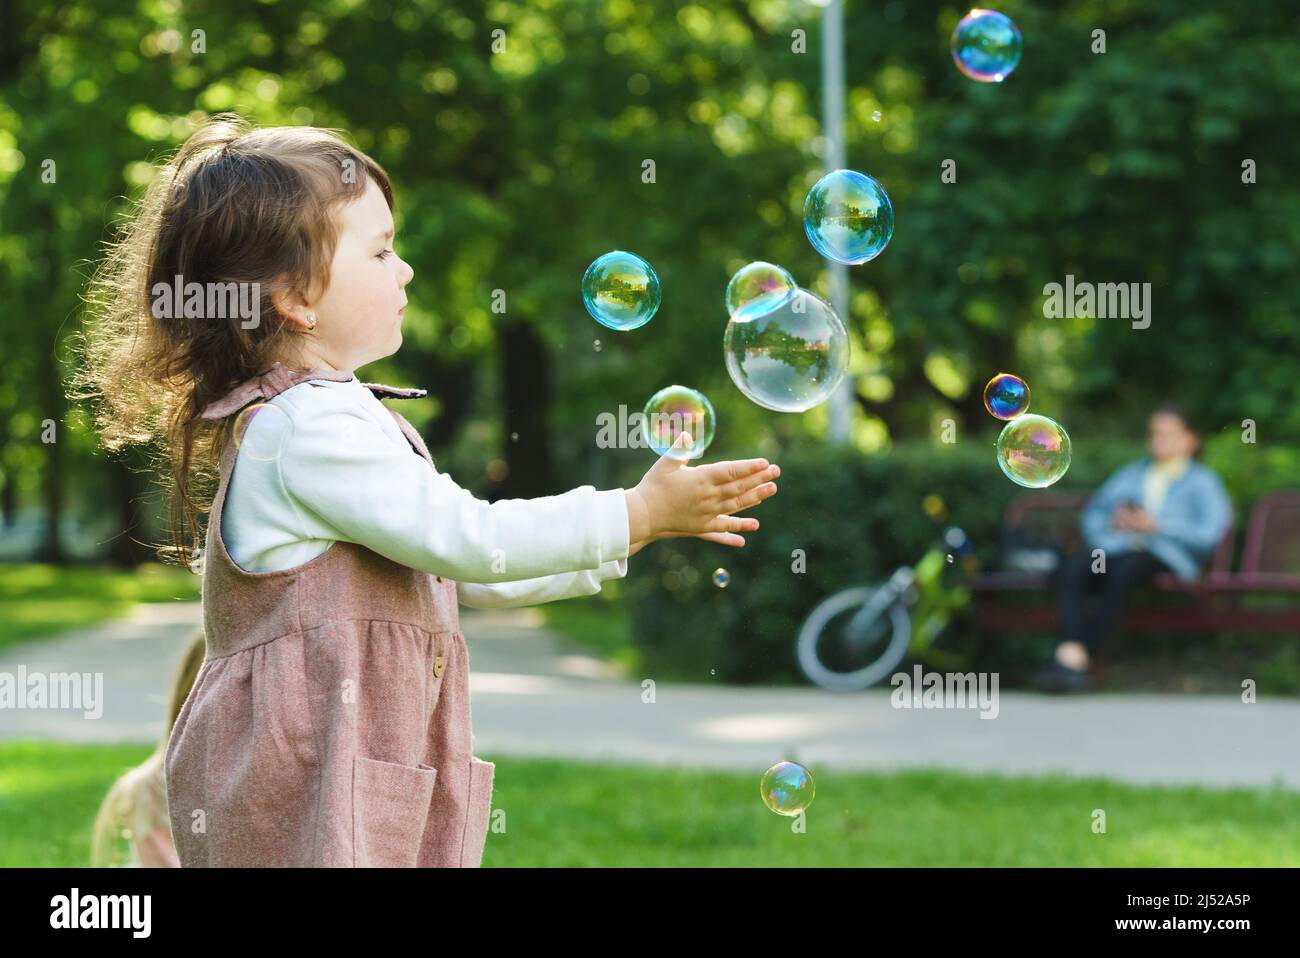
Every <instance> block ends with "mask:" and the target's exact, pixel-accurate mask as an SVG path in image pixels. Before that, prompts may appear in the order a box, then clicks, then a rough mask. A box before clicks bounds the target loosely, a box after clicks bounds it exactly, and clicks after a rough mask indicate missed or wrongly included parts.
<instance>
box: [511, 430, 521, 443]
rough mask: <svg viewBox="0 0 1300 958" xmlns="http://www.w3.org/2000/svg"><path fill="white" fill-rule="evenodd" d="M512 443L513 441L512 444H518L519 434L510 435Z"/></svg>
mask: <svg viewBox="0 0 1300 958" xmlns="http://www.w3.org/2000/svg"><path fill="white" fill-rule="evenodd" d="M510 441H511V442H518V441H519V433H517V432H512V433H511V434H510Z"/></svg>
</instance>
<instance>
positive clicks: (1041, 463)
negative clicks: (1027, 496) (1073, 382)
mask: <svg viewBox="0 0 1300 958" xmlns="http://www.w3.org/2000/svg"><path fill="white" fill-rule="evenodd" d="M997 450H998V465H999V466H1001V467H1002V471H1003V472H1004V473H1006V476H1007V478H1008V479H1010V480H1011V481H1012V482H1014V483H1016V484H1017V485H1021V486H1026V487H1028V488H1030V489H1042V488H1044V487H1045V486H1050V485H1051V484H1052V483H1054V482H1056V480H1058V479H1060V478H1061V477H1062V476H1063V475H1065V471H1066V470H1067V469H1069V468H1070V436H1069V434H1068V433H1067V432H1066V431H1065V429H1064V428H1062V426H1061V424H1060V423H1059V422H1057V421H1056V420H1054V419H1048V418H1047V417H1046V416H1038V415H1035V414H1033V413H1026V414H1025V415H1023V416H1017V417H1016V418H1015V419H1013V420H1011V421H1010V422H1009V423H1007V424H1006V426H1004V427H1003V429H1002V434H1001V435H1000V436H998V443H997Z"/></svg>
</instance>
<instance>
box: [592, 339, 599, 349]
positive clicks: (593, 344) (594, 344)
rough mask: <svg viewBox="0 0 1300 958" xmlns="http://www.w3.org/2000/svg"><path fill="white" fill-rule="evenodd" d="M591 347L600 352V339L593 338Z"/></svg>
mask: <svg viewBox="0 0 1300 958" xmlns="http://www.w3.org/2000/svg"><path fill="white" fill-rule="evenodd" d="M591 348H592V349H594V350H595V351H596V352H600V340H599V339H593V340H592V341H591Z"/></svg>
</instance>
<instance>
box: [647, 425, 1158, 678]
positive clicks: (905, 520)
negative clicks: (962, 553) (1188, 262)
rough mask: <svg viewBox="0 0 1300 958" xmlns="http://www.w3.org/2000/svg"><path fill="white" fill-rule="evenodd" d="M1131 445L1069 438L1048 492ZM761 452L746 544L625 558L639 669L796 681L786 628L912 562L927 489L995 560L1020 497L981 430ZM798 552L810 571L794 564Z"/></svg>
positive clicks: (1089, 479)
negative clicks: (825, 602) (720, 579)
mask: <svg viewBox="0 0 1300 958" xmlns="http://www.w3.org/2000/svg"><path fill="white" fill-rule="evenodd" d="M1080 446H1082V450H1081V449H1080ZM1081 451H1082V452H1083V455H1081V454H1080V452H1081ZM1133 451H1134V450H1133V449H1132V448H1123V447H1115V446H1108V445H1102V444H1098V443H1095V442H1092V443H1090V442H1086V441H1085V442H1082V443H1080V442H1078V441H1076V445H1075V458H1074V464H1073V465H1072V466H1071V468H1070V471H1069V473H1067V474H1066V477H1065V479H1063V480H1062V481H1061V483H1059V484H1058V486H1056V487H1053V488H1054V489H1059V490H1066V489H1073V490H1087V489H1091V488H1093V487H1095V485H1096V484H1097V483H1099V482H1100V481H1101V480H1103V479H1104V478H1105V477H1106V475H1107V474H1108V473H1109V472H1110V470H1111V469H1112V468H1114V467H1115V466H1117V465H1119V464H1120V463H1121V462H1123V461H1125V460H1126V459H1128V458H1130V457H1131V455H1132V453H1133ZM771 458H772V461H774V462H777V463H778V464H780V466H781V478H780V479H779V480H777V485H778V487H779V492H778V493H777V495H776V496H774V497H773V498H771V499H769V500H767V501H766V502H765V503H763V506H762V508H761V509H760V510H756V511H755V513H754V514H755V516H757V517H758V518H759V521H760V523H761V527H760V528H759V530H758V531H757V532H756V533H751V534H749V535H747V536H746V540H747V544H746V545H745V547H744V548H743V549H724V548H722V547H719V546H717V545H714V544H712V543H707V542H701V541H698V540H688V539H668V540H664V541H662V542H657V543H655V544H654V545H652V546H651V547H649V548H647V549H646V550H645V551H644V552H643V553H641V554H640V555H638V556H637V557H636V559H634V560H633V561H632V562H631V563H630V564H629V571H628V588H627V594H628V596H629V599H630V601H631V602H632V623H633V640H634V641H635V642H636V643H637V645H638V646H639V647H640V648H641V649H642V650H643V657H644V658H643V661H644V665H645V668H646V670H647V674H649V675H654V676H662V677H663V678H691V677H694V678H700V677H701V676H709V675H710V674H711V672H710V670H716V673H717V678H718V679H719V680H722V681H729V682H739V683H760V682H784V681H791V680H798V681H802V678H801V676H800V674H799V672H798V666H797V664H796V662H795V658H794V645H795V636H796V635H797V632H798V628H799V624H800V623H801V622H802V621H803V619H804V617H805V616H807V614H808V613H809V612H810V611H811V610H812V608H813V607H814V606H815V605H816V604H817V603H818V602H820V601H821V600H822V599H823V598H825V597H826V596H828V595H830V594H831V593H832V592H834V591H837V590H839V589H842V588H846V587H848V586H852V585H865V584H869V583H873V582H878V581H880V580H882V579H884V578H885V577H887V576H888V575H889V574H890V573H891V572H893V570H894V569H896V568H897V567H898V566H900V565H911V564H912V563H914V562H916V561H917V560H918V559H920V558H921V556H922V554H923V553H924V552H925V551H926V550H928V549H929V548H931V547H932V546H933V545H934V544H935V542H936V541H937V539H938V530H936V527H935V525H934V524H933V523H932V522H931V521H930V519H929V518H928V517H927V516H926V514H925V513H924V511H923V510H922V508H921V500H922V499H923V498H924V497H925V496H927V495H930V494H936V495H938V496H940V497H941V498H942V499H943V501H944V503H945V504H946V506H947V509H948V514H949V520H948V521H949V522H951V523H953V524H955V525H958V526H960V527H961V528H962V529H963V530H964V531H965V532H966V534H967V535H968V536H969V537H970V539H971V542H972V543H973V544H974V546H975V548H976V551H977V553H978V555H979V556H980V558H981V560H982V561H984V562H992V561H994V560H995V558H996V555H997V550H998V545H999V530H1000V528H1001V522H1002V515H1003V512H1004V511H1005V508H1006V506H1007V504H1008V503H1010V502H1011V500H1012V498H1013V497H1015V496H1016V495H1017V494H1022V493H1025V492H1026V490H1023V489H1020V488H1019V487H1017V486H1014V485H1013V484H1012V483H1010V482H1009V481H1007V479H1006V478H1005V477H1003V475H1002V473H1001V471H1000V470H999V469H998V466H997V463H996V461H995V460H994V456H993V444H992V441H991V437H989V439H988V441H987V442H985V441H977V440H970V441H966V442H959V443H955V444H943V443H915V444H900V445H898V446H895V447H894V449H893V450H892V451H891V452H890V453H889V454H888V455H882V456H863V455H861V454H860V453H857V452H855V451H852V450H850V449H828V448H825V447H822V446H819V445H817V444H814V443H802V444H799V445H796V446H792V447H790V448H788V449H786V450H784V451H782V452H781V453H780V454H779V455H776V456H773V457H771ZM1028 494H1030V495H1033V494H1035V493H1033V492H1029V493H1028ZM795 550H802V551H803V555H804V557H805V558H806V570H807V571H805V572H802V573H800V572H795V571H792V569H793V568H794V563H795V562H796V559H797V555H796V554H795ZM717 566H723V567H725V568H726V569H727V570H728V571H729V572H730V573H731V582H730V584H729V585H728V586H727V587H726V588H725V589H719V588H717V587H716V586H714V585H713V584H712V581H711V574H712V572H713V569H714V568H715V567H717Z"/></svg>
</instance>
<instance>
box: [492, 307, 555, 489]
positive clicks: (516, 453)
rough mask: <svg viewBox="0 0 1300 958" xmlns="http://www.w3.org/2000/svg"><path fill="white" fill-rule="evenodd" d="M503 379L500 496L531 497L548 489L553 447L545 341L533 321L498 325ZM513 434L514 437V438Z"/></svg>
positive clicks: (548, 372) (548, 370) (549, 487)
mask: <svg viewBox="0 0 1300 958" xmlns="http://www.w3.org/2000/svg"><path fill="white" fill-rule="evenodd" d="M501 381H502V385H503V392H504V399H505V436H504V441H503V445H504V446H505V454H504V456H503V457H502V458H504V459H505V462H506V467H507V472H506V476H505V479H504V480H503V481H502V482H501V485H500V495H501V496H502V497H504V498H507V499H531V498H533V497H535V496H544V495H550V494H552V490H551V486H550V480H551V447H550V437H549V436H548V435H547V429H546V411H547V410H548V409H549V408H550V405H551V388H550V367H549V358H548V356H547V354H546V344H545V343H544V342H543V341H542V339H541V337H540V336H538V334H537V331H536V330H535V329H533V327H532V324H530V323H527V322H520V321H509V322H507V323H505V324H504V325H503V327H502V329H501ZM512 435H516V436H518V439H515V440H512V439H511V436H512Z"/></svg>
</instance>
